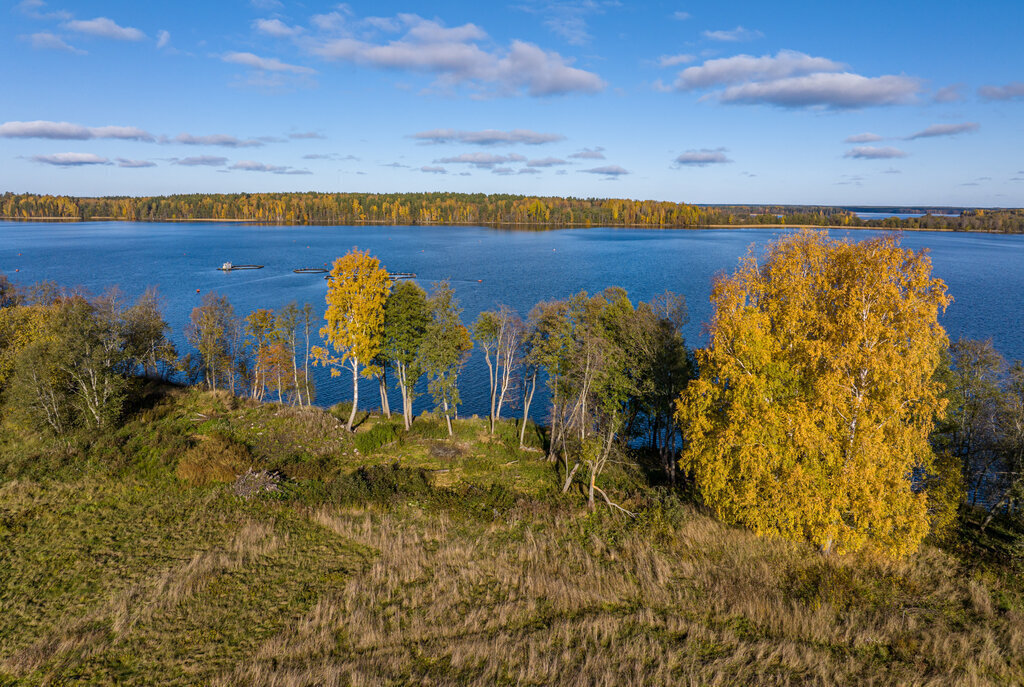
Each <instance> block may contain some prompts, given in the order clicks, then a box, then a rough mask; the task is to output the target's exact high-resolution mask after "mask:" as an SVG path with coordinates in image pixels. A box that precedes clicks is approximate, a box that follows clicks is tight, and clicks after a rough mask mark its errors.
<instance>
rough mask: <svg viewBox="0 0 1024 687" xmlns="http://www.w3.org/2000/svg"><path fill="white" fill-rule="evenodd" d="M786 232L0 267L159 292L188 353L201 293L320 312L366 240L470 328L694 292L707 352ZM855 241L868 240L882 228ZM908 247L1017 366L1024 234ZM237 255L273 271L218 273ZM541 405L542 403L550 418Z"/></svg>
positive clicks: (161, 252)
mask: <svg viewBox="0 0 1024 687" xmlns="http://www.w3.org/2000/svg"><path fill="white" fill-rule="evenodd" d="M786 231H787V230H785V229H723V230H668V231H658V230H644V229H568V230H559V231H547V232H526V231H503V230H496V229H489V228H483V227H408V226H405V227H387V226H373V227H294V226H290V227H277V226H252V225H238V224H223V223H203V222H196V223H180V222H179V223H153V224H148V223H122V222H95V223H81V224H79V223H74V224H48V223H35V222H32V223H29V222H0V272H2V273H5V274H7V275H8V276H9V277H11V278H12V279H14V280H16V281H18V282H20V283H22V284H30V283H32V282H35V281H40V280H53V281H56V282H58V283H60V284H62V285H66V286H81V287H84V288H86V289H88V290H89V291H91V292H94V293H99V292H101V291H103V290H104V289H105V288H106V287H108V286H110V285H113V284H117V285H118V286H120V288H121V289H122V290H123V291H124V292H125V293H126V294H127V295H128V296H130V297H132V298H134V297H135V296H137V295H139V294H140V293H142V292H143V291H144V290H145V288H146V286H148V285H156V286H158V287H159V290H160V294H161V296H162V298H163V312H164V317H165V318H166V320H167V321H168V323H169V324H170V325H171V327H172V330H173V337H174V340H175V342H176V344H177V345H178V348H179V352H181V353H184V352H185V351H187V350H188V346H187V344H185V342H184V337H183V333H182V332H183V330H184V327H185V324H186V323H187V322H188V316H189V313H190V312H191V310H192V308H194V307H195V306H197V305H198V304H199V300H200V294H199V293H197V292H196V289H199V290H200V291H202V292H204V293H205V292H207V291H217V292H219V293H222V294H224V295H227V296H228V297H229V298H230V300H231V302H232V304H233V305H234V307H235V311H236V313H237V314H239V315H242V316H244V315H246V314H248V313H249V312H250V311H252V310H254V309H256V308H263V307H270V308H278V307H281V306H283V305H285V304H287V303H288V302H290V301H293V300H294V301H298V303H299V304H302V303H304V302H309V303H312V304H313V305H314V306H315V307H316V308H317V309H318V312H319V313H321V314H322V312H323V309H324V294H325V293H326V282H325V281H324V279H323V275H320V274H294V273H293V272H292V270H293V269H295V268H299V267H316V266H325V265H327V264H328V263H330V262H331V261H333V259H334V258H336V257H338V256H340V255H343V254H344V253H346V252H348V251H349V250H350V249H351V248H352V247H353V246H358V247H359V248H360V249H363V250H369V251H370V252H371V253H372V254H374V255H376V256H377V257H379V258H380V259H381V261H382V262H383V264H384V265H385V266H386V267H387V268H388V269H389V270H391V271H394V272H415V273H416V274H417V275H418V279H417V280H418V281H419V282H420V284H421V285H423V286H424V288H427V289H428V290H429V288H430V286H431V284H432V283H433V282H435V281H438V280H441V279H449V280H450V281H451V284H452V286H453V288H454V289H455V292H456V295H457V296H458V298H459V300H460V302H461V304H462V307H463V308H464V313H463V319H464V321H465V322H466V323H467V324H470V323H471V322H472V320H473V319H475V317H476V315H477V314H478V313H479V312H480V311H482V310H489V309H492V308H495V307H496V305H497V304H499V303H505V304H507V305H509V306H511V307H513V308H515V309H516V310H518V311H519V312H520V313H521V314H522V315H524V316H525V315H526V314H527V312H528V311H529V310H530V308H531V307H532V306H533V305H534V304H535V303H537V302H538V301H541V300H549V299H555V298H565V297H567V296H569V295H571V294H573V293H576V292H577V291H580V290H586V291H589V292H592V293H593V292H596V291H600V290H602V289H603V288H605V287H606V286H611V285H616V286H621V287H623V288H625V289H626V290H627V291H628V292H629V294H630V297H631V298H632V300H633V301H634V302H636V301H638V300H649V299H651V298H652V297H654V296H656V295H657V294H660V293H663V292H664V291H665V290H671V291H675V292H677V293H682V294H684V295H685V296H686V298H687V301H688V304H689V308H690V324H689V325H688V326H687V328H686V330H685V332H686V335H687V339H688V341H689V343H690V344H691V345H699V344H702V343H703V342H704V337H703V335H702V325H703V323H704V322H706V321H707V320H708V319H709V317H710V314H711V309H710V304H709V303H708V297H709V295H710V292H711V280H712V278H713V277H714V275H715V274H717V273H720V272H723V271H730V270H732V269H733V268H735V267H736V265H737V260H738V259H739V258H740V257H741V256H742V255H744V254H745V253H746V251H747V249H748V247H750V246H755V247H761V246H764V245H765V244H766V243H767V242H769V241H771V240H772V239H774V238H776V237H777V236H779V235H780V234H783V233H785V232H786ZM833 233H834V234H838V235H842V233H841V232H833ZM849 235H850V236H852V237H853V238H866V237H868V236H872V235H875V232H868V231H857V232H850V234H849ZM902 244H903V246H905V247H907V248H912V249H915V250H917V249H920V248H928V249H930V251H931V257H932V261H933V264H934V272H935V274H936V275H937V276H939V277H941V278H942V279H944V280H945V281H946V283H947V284H948V285H949V290H950V293H951V294H952V295H953V297H954V299H955V300H954V303H953V304H952V305H951V306H950V307H949V309H948V310H947V312H946V314H945V315H944V316H943V317H942V323H943V324H944V325H945V327H946V328H947V330H948V331H949V333H950V336H951V338H954V339H955V338H957V337H959V336H965V337H970V338H991V339H992V340H993V341H994V343H995V345H996V347H997V348H998V349H999V350H1000V351H1001V352H1002V353H1003V354H1004V355H1005V356H1006V357H1007V358H1009V359H1018V358H1024V342H1022V341H1021V339H1020V332H1021V326H1022V323H1024V262H1022V257H1024V235H1020V236H1013V235H992V234H972V235H968V234H961V233H955V234H954V233H942V232H907V233H905V234H903V236H902ZM225 261H231V262H233V263H235V264H243V263H255V264H262V265H265V267H264V269H262V270H254V271H240V272H231V273H224V272H219V271H217V269H216V268H217V267H218V266H220V265H221V263H223V262H225ZM16 270H17V271H16ZM350 384H351V382H350V381H349V382H346V381H345V380H344V378H342V379H334V380H332V379H331V378H330V377H329V376H328V375H327V374H326V373H325V371H324V370H319V369H318V370H317V387H318V400H317V402H318V403H319V404H322V405H330V404H333V403H336V402H338V401H341V400H345V399H346V398H348V397H349V389H350ZM460 387H461V390H462V396H463V412H464V413H467V414H468V413H483V412H486V405H487V375H486V368H485V366H484V362H483V357H482V355H481V354H479V353H474V355H473V357H472V358H471V360H470V362H469V364H468V365H467V367H466V369H465V372H464V374H463V383H462V384H460ZM360 396H361V398H363V399H366V401H367V403H368V404H370V405H372V406H374V407H375V406H376V405H377V404H378V400H377V394H376V389H375V387H371V386H370V384H369V383H367V385H366V386H365V387H363V388H362V389H361V392H360ZM396 401H397V394H396V395H395V396H393V397H392V407H400V405H399V404H398V403H397V402H396ZM427 405H428V399H427V398H425V397H424V398H421V399H420V400H419V401H418V402H417V405H416V411H417V412H419V411H420V410H422V409H424V408H426V407H427ZM540 406H542V403H538V402H537V401H535V406H534V407H535V408H537V409H538V417H539V416H540V415H539V413H540V412H542V407H540ZM532 414H533V413H531V415H532Z"/></svg>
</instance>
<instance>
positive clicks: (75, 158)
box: [32, 153, 110, 167]
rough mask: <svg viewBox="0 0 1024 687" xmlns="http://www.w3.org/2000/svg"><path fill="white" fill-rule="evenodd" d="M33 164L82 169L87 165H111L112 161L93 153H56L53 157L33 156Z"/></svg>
mask: <svg viewBox="0 0 1024 687" xmlns="http://www.w3.org/2000/svg"><path fill="white" fill-rule="evenodd" d="M32 161H33V162H38V163H40V164H44V165H54V166H56V167H82V166H85V165H109V164H110V160H108V159H107V158H105V157H100V156H99V155H94V154H93V153H54V154H53V155H33V156H32Z"/></svg>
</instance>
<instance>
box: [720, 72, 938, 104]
mask: <svg viewBox="0 0 1024 687" xmlns="http://www.w3.org/2000/svg"><path fill="white" fill-rule="evenodd" d="M920 91H921V83H920V81H919V80H918V79H912V78H910V77H906V76H876V77H867V76H861V75H859V74H849V73H843V74H809V75H807V76H795V77H792V78H788V79H779V80H776V81H764V82H755V83H748V84H741V85H738V86H730V87H729V88H726V89H725V90H724V91H723V92H722V93H721V95H720V96H719V100H721V101H722V102H723V103H740V104H757V103H763V104H769V105H778V106H780V107H815V106H818V107H826V108H830V109H855V108H860V107H869V106H875V105H903V104H907V103H910V102H912V101H913V100H914V97H915V96H916V95H917V94H918V93H919V92H920Z"/></svg>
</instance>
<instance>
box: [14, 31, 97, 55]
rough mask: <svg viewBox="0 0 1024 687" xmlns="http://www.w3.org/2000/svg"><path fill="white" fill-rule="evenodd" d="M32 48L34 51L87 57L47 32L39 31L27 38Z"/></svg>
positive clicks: (84, 53) (83, 52)
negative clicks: (53, 51)
mask: <svg viewBox="0 0 1024 687" xmlns="http://www.w3.org/2000/svg"><path fill="white" fill-rule="evenodd" d="M28 39H29V42H30V43H31V44H32V47H33V48H35V49H36V50H64V51H65V52H70V53H74V54H76V55H87V54H88V53H87V52H86V51H84V50H79V49H78V48H76V47H75V46H73V45H69V44H68V43H66V42H65V41H64V39H63V38H61V37H60V36H55V35H54V34H52V33H50V32H49V31H40V32H39V33H33V34H32V35H31V36H29V37H28Z"/></svg>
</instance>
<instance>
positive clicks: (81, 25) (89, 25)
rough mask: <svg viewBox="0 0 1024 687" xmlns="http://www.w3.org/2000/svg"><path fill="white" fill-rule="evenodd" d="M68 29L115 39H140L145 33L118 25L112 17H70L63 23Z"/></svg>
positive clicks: (144, 37) (143, 38)
mask: <svg viewBox="0 0 1024 687" xmlns="http://www.w3.org/2000/svg"><path fill="white" fill-rule="evenodd" d="M63 26H64V28H65V29H67V30H69V31H76V32H78V33H85V34H88V35H90V36H98V37H99V38H110V39H113V40H117V41H141V40H145V39H146V34H144V33H142V31H139V30H138V29H135V28H132V27H130V26H119V25H118V24H117V22H115V21H114V20H113V19H107V18H106V17H96V18H95V19H72V20H70V21H66V22H64V24H63Z"/></svg>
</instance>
